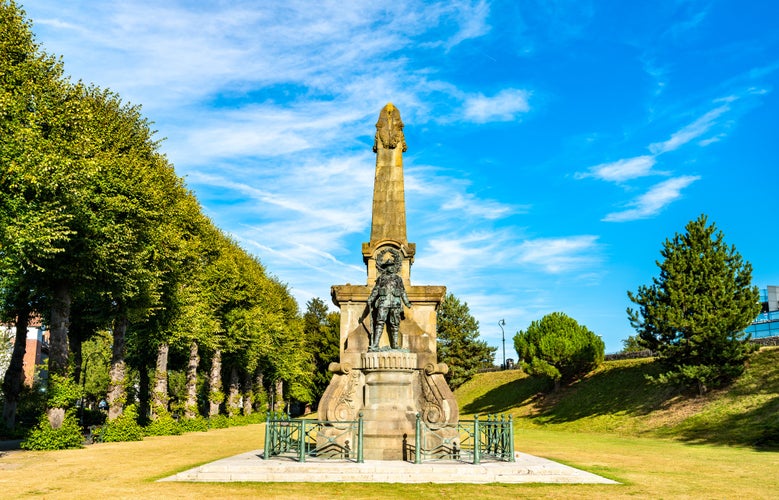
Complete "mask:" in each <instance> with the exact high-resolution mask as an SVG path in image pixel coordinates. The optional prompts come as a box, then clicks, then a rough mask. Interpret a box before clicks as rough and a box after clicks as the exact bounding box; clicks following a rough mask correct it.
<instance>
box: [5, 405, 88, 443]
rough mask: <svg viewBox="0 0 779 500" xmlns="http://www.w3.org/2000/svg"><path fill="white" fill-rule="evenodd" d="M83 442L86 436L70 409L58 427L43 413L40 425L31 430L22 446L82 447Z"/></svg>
mask: <svg viewBox="0 0 779 500" xmlns="http://www.w3.org/2000/svg"><path fill="white" fill-rule="evenodd" d="M83 444H84V436H82V435H81V428H80V427H79V425H78V420H76V416H75V414H74V413H73V412H72V411H69V412H67V413H65V418H64V419H63V421H62V425H61V426H60V427H59V428H58V429H54V428H52V426H51V424H50V423H49V419H48V417H47V416H46V414H43V415H41V417H40V420H39V421H38V425H37V426H36V427H35V428H34V429H33V430H32V431H30V433H29V435H28V436H27V439H25V440H24V441H22V443H21V445H20V446H21V447H22V449H25V450H65V449H68V448H81V447H82V446H83Z"/></svg>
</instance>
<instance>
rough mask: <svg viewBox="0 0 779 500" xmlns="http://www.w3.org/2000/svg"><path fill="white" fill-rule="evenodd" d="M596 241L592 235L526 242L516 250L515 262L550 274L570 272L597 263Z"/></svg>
mask: <svg viewBox="0 0 779 500" xmlns="http://www.w3.org/2000/svg"><path fill="white" fill-rule="evenodd" d="M597 241H598V237H597V236H593V235H581V236H570V237H566V238H540V239H535V240H528V241H525V242H523V243H522V244H521V245H519V247H518V248H517V252H516V261H517V262H518V263H521V264H525V265H532V266H538V267H540V268H541V269H542V270H544V271H545V272H548V273H551V274H558V273H563V272H570V271H571V270H573V269H577V268H581V267H583V266H587V265H591V264H593V263H595V262H597V258H596V256H595V253H596V250H597Z"/></svg>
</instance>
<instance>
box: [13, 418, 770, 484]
mask: <svg viewBox="0 0 779 500" xmlns="http://www.w3.org/2000/svg"><path fill="white" fill-rule="evenodd" d="M262 438H263V426H262V425H252V426H247V427H232V428H228V429H220V430H212V431H209V432H207V433H191V434H186V435H184V436H166V437H154V438H146V439H145V440H144V441H142V442H131V443H103V444H96V445H92V446H89V447H87V448H85V449H81V450H66V451H56V452H23V451H15V452H10V453H8V454H6V455H5V456H3V457H2V458H0V482H1V483H2V485H1V486H0V487H1V488H2V490H0V491H2V493H0V496H2V497H5V498H25V497H45V498H76V497H85V496H90V497H94V498H236V497H243V498H286V499H289V498H304V497H305V498H310V499H317V498H373V499H376V498H389V499H392V498H397V499H404V500H408V499H409V498H422V497H428V498H474V499H480V498H506V497H526V496H530V497H534V498H582V497H587V498H605V497H608V498H622V497H633V498H685V497H686V498H776V492H777V491H779V477H777V474H776V471H778V470H779V454H777V453H766V452H758V451H753V450H751V449H748V448H738V447H726V446H712V445H689V444H684V443H680V442H674V441H667V440H662V439H646V438H635V437H630V438H626V437H615V436H609V435H603V434H588V433H581V432H577V433H574V432H565V431H545V430H542V429H522V430H519V431H518V434H517V436H516V439H517V449H518V450H521V451H524V452H528V453H531V454H534V455H539V456H543V457H548V458H552V459H555V460H559V461H561V462H564V463H566V464H569V465H573V466H576V467H580V468H582V469H585V470H588V471H591V472H594V473H597V474H601V475H603V476H606V477H609V478H612V479H615V480H617V481H620V482H621V483H623V484H622V485H617V486H611V485H432V484H431V485H402V484H392V485H387V484H337V483H330V484H285V483H276V484H265V483H227V484H224V483H222V484H201V483H169V482H165V483H157V482H155V480H156V479H159V478H162V477H165V476H168V475H171V474H173V473H176V472H179V471H182V470H185V469H188V468H191V467H194V466H196V465H199V464H203V463H207V462H210V461H213V460H216V459H219V458H223V457H227V456H231V455H234V454H238V453H241V452H244V451H248V450H251V449H256V448H261V447H262ZM344 467H348V465H344Z"/></svg>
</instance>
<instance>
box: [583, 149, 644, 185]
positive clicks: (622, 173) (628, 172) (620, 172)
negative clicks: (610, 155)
mask: <svg viewBox="0 0 779 500" xmlns="http://www.w3.org/2000/svg"><path fill="white" fill-rule="evenodd" d="M655 163H657V160H655V157H654V156H649V155H644V156H636V157H633V158H625V159H622V160H617V161H614V162H610V163H601V164H600V165H595V166H594V167H591V168H590V169H589V171H588V172H578V173H576V174H575V177H576V178H577V179H583V178H585V177H595V178H596V179H600V180H603V181H609V182H624V181H627V180H630V179H636V178H638V177H645V176H647V175H653V174H655V173H656V172H653V171H652V167H653V166H654V165H655Z"/></svg>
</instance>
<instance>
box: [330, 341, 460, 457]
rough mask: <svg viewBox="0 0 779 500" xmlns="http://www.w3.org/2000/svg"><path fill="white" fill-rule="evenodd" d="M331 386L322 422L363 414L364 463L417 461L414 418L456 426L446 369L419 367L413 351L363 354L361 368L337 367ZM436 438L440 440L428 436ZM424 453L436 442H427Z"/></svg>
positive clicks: (435, 365)
mask: <svg viewBox="0 0 779 500" xmlns="http://www.w3.org/2000/svg"><path fill="white" fill-rule="evenodd" d="M330 368H331V370H332V371H333V372H334V375H333V379H332V381H331V382H330V386H329V387H328V388H327V391H325V394H324V395H323V396H322V399H321V400H320V402H319V414H320V418H322V419H326V420H329V421H346V420H356V419H357V415H358V414H359V412H362V413H363V419H364V429H363V436H364V440H363V454H364V457H365V459H366V460H403V459H411V458H413V451H411V452H410V456H409V449H410V448H409V447H410V446H413V445H414V442H415V435H416V415H417V413H419V414H420V416H421V418H422V420H423V422H425V423H426V424H427V425H428V426H430V427H433V428H440V427H442V426H446V425H451V424H456V423H457V418H458V409H457V403H456V401H455V399H454V394H452V391H451V390H450V389H449V386H448V385H447V384H446V381H445V380H444V378H443V375H444V373H446V370H447V368H446V365H444V364H442V363H438V364H432V363H429V364H428V365H427V366H426V367H419V364H418V358H417V355H416V354H415V353H410V352H402V351H380V352H367V353H363V354H362V356H361V359H360V366H358V367H355V368H352V367H344V366H342V365H341V364H338V363H333V364H332V365H331V367H330ZM430 439H433V440H435V439H436V438H435V437H433V438H430ZM424 447H425V448H426V449H435V448H437V443H434V442H427V443H424Z"/></svg>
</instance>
